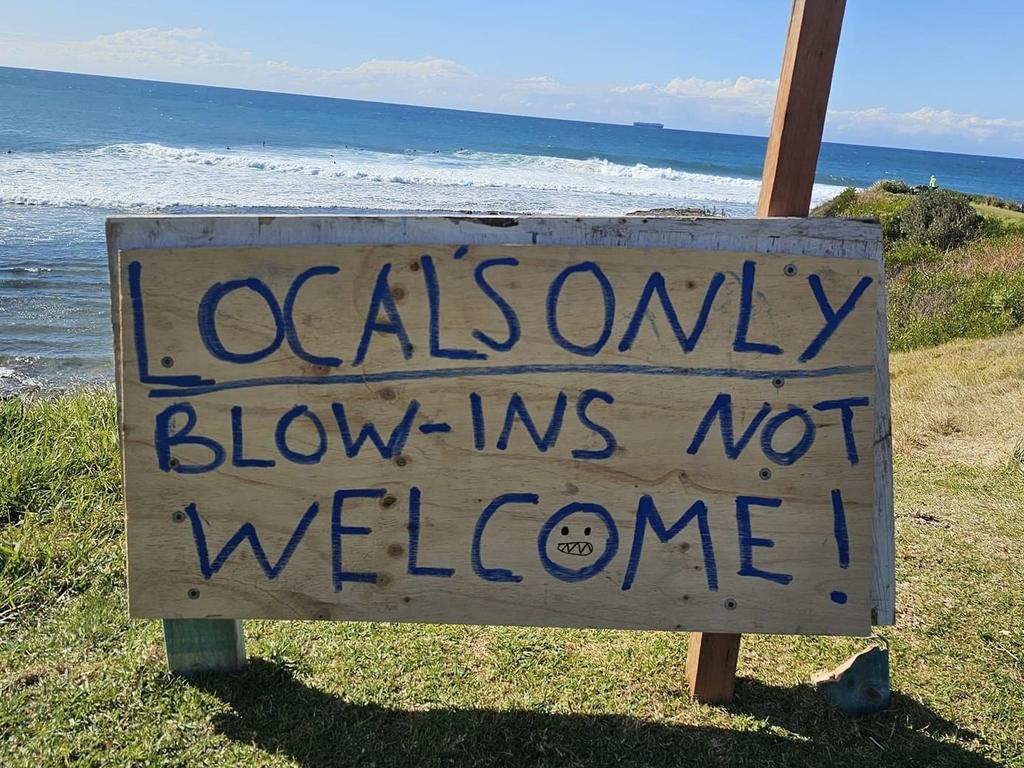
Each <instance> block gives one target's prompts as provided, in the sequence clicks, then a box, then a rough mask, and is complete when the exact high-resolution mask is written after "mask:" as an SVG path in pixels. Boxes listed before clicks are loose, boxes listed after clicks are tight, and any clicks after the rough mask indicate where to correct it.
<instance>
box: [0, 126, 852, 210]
mask: <svg viewBox="0 0 1024 768" xmlns="http://www.w3.org/2000/svg"><path fill="white" fill-rule="evenodd" d="M758 188H759V182H758V181H756V180H753V179H742V178H733V177H727V176H716V175H711V174H701V173H691V172H688V171H680V170H676V169H673V168H668V167H656V166H648V165H644V164H636V165H623V164H619V163H613V162H610V161H608V160H605V159H601V158H590V159H585V160H577V159H569V158H561V157H550V156H534V155H521V154H502V153H490V152H476V151H468V150H462V151H458V152H452V153H407V154H393V153H383V152H370V151H365V150H355V149H348V148H345V149H337V150H302V151H298V150H288V151H285V150H276V149H271V148H264V147H245V148H235V149H232V150H227V149H225V150H220V151H210V150H205V149H194V148H187V147H185V148H180V147H170V146H165V145H162V144H155V143H142V144H112V145H108V146H103V147H99V148H96V149H89V150H69V151H61V152H55V153H45V154H22V155H17V156H4V158H3V159H2V160H0V203H8V204H10V203H14V204H23V205H48V206H61V207H64V206H85V207H95V208H104V209H120V210H139V209H141V210H155V209H161V208H168V207H257V206H259V207H308V208H323V207H329V208H335V207H337V208H370V209H392V210H394V209H399V210H410V209H428V210H438V209H441V210H463V209H468V210H476V211H479V210H501V211H511V212H525V211H530V212H536V213H574V214H576V213H591V214H613V215H614V214H621V213H624V212H626V211H628V210H631V209H634V208H652V207H667V206H689V205H702V206H710V207H716V208H719V209H722V210H724V211H726V212H728V213H734V214H744V213H750V212H751V211H752V210H753V206H754V204H755V203H756V200H757V194H758ZM838 191H839V188H838V187H832V186H828V185H817V186H816V187H815V192H814V198H815V200H823V199H827V198H828V197H830V196H832V195H834V194H836V192H838Z"/></svg>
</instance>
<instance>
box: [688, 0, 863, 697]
mask: <svg viewBox="0 0 1024 768" xmlns="http://www.w3.org/2000/svg"><path fill="white" fill-rule="evenodd" d="M845 9H846V0H793V11H792V14H791V15H790V17H789V32H788V34H787V36H786V50H785V53H784V54H783V56H782V74H781V75H780V76H779V93H778V96H777V97H776V100H775V116H774V117H773V118H772V130H771V135H770V136H769V138H768V151H767V153H766V154H765V160H764V175H763V177H762V180H761V196H760V198H759V199H758V202H757V215H758V216H806V215H807V214H808V212H809V211H810V206H811V190H812V187H813V186H814V173H815V170H816V169H817V166H818V152H819V151H820V149H821V134H822V130H823V129H824V127H825V111H826V109H827V108H828V95H829V91H830V90H831V88H832V70H833V68H834V67H835V63H836V50H837V49H838V47H839V32H840V30H841V29H842V26H843V12H844V10H845ZM739 650H740V635H734V634H720V633H710V632H691V633H690V647H689V650H688V651H687V654H686V677H687V681H688V683H689V686H690V696H692V697H693V699H694V700H696V701H700V702H704V703H706V704H725V703H728V702H729V701H732V693H733V687H734V686H735V683H736V661H737V659H738V658H739Z"/></svg>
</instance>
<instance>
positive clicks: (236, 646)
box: [164, 619, 245, 675]
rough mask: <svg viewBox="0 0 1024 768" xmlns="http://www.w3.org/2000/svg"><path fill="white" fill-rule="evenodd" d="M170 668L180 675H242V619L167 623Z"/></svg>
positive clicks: (191, 620)
mask: <svg viewBox="0 0 1024 768" xmlns="http://www.w3.org/2000/svg"><path fill="white" fill-rule="evenodd" d="M164 648H165V649H166V651H167V666H168V667H170V670H171V672H172V673H173V674H176V675H198V674H202V673H204V672H238V671H240V670H241V669H242V668H243V667H244V666H245V635H244V633H243V631H242V622H241V621H240V620H238V619H164Z"/></svg>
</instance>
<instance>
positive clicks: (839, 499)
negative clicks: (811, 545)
mask: <svg viewBox="0 0 1024 768" xmlns="http://www.w3.org/2000/svg"><path fill="white" fill-rule="evenodd" d="M832 533H833V535H834V536H835V537H836V549H837V550H838V553H839V567H840V568H849V567H850V537H849V535H848V534H847V532H846V510H845V509H844V508H843V494H842V493H840V491H839V489H838V488H835V489H833V491H832ZM829 597H831V598H832V602H833V603H839V604H840V605H842V604H843V603H845V602H846V593H845V592H840V591H839V590H838V589H837V590H834V591H833V592H832V594H831V595H829Z"/></svg>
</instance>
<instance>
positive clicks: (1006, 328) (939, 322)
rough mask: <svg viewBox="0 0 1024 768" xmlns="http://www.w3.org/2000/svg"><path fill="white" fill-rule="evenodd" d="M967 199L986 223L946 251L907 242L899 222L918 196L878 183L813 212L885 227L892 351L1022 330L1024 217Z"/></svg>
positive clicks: (1007, 206)
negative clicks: (865, 220)
mask: <svg viewBox="0 0 1024 768" xmlns="http://www.w3.org/2000/svg"><path fill="white" fill-rule="evenodd" d="M969 198H970V199H971V201H972V202H971V205H972V206H973V207H974V209H975V210H976V211H977V212H978V213H979V214H980V215H981V222H980V227H979V228H978V230H977V237H975V238H974V239H973V240H971V241H970V242H968V243H966V244H964V245H962V246H960V247H957V248H954V249H952V250H948V251H944V250H942V249H940V248H937V247H935V246H934V245H931V244H927V243H911V242H909V241H908V240H907V239H905V238H904V237H903V233H902V231H901V227H900V222H899V217H900V215H901V214H902V213H903V212H904V211H905V210H906V209H907V206H908V205H910V203H911V202H912V201H913V200H914V199H915V196H914V195H913V194H910V193H902V192H891V191H887V190H886V189H885V188H884V185H882V183H881V182H879V183H877V184H875V185H873V186H872V187H869V188H868V189H866V190H863V191H859V192H858V191H857V190H855V189H853V188H850V189H847V190H844V191H843V192H842V193H840V194H839V195H837V196H836V197H835V198H833V199H832V200H830V201H828V202H826V203H824V204H823V205H821V206H819V207H818V208H817V209H815V211H814V212H813V215H816V216H850V217H859V218H864V217H873V218H877V219H878V220H879V222H880V223H881V225H882V234H883V244H884V249H885V262H886V277H887V283H888V292H889V345H890V348H891V349H893V350H897V351H905V350H912V349H920V348H923V347H933V346H935V345H937V344H943V343H945V342H948V341H951V340H953V339H959V338H986V337H991V336H998V335H1000V334H1004V333H1008V332H1010V331H1013V330H1015V329H1017V328H1020V327H1022V326H1024V212H1021V211H1020V210H1017V208H1016V207H1014V206H1015V205H1016V204H1014V203H1010V202H1007V201H1004V200H998V199H997V198H991V197H987V196H983V195H973V196H969Z"/></svg>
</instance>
